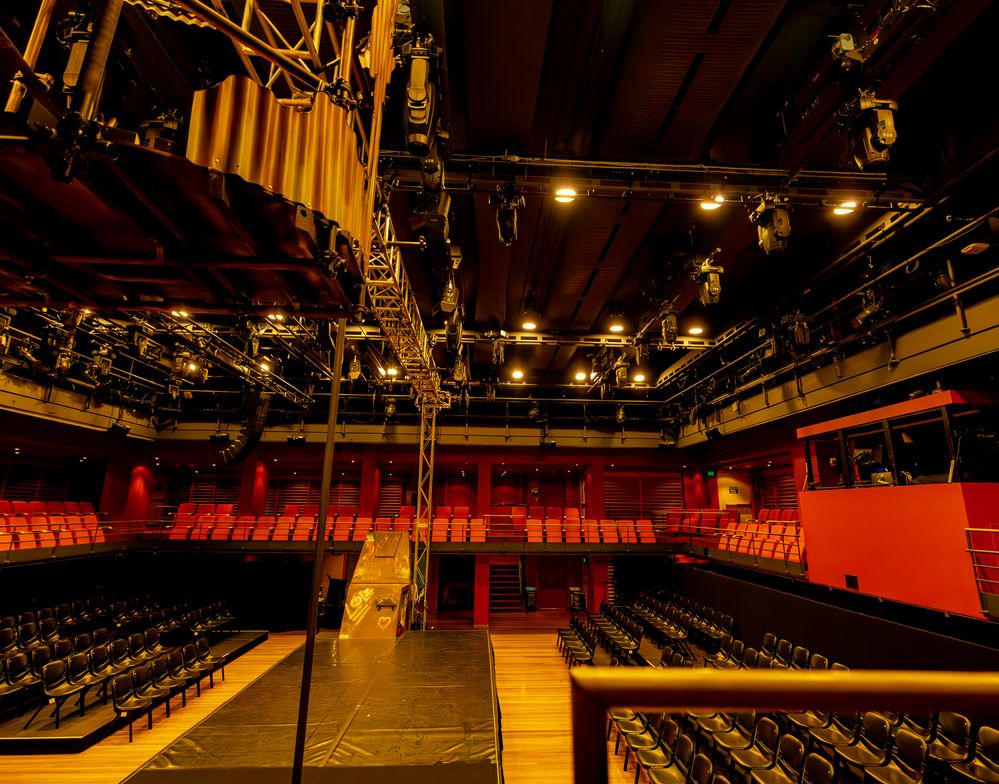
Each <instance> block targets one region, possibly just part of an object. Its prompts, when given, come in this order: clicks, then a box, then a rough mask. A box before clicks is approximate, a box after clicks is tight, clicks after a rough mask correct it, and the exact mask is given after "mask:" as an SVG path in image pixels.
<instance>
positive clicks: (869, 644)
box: [670, 565, 999, 670]
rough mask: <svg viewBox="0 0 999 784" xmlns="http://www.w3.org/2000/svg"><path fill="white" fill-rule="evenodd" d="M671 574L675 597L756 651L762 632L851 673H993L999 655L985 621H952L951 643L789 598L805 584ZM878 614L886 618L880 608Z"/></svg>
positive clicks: (943, 621) (682, 570) (993, 628)
mask: <svg viewBox="0 0 999 784" xmlns="http://www.w3.org/2000/svg"><path fill="white" fill-rule="evenodd" d="M670 574H671V575H672V577H673V582H674V584H675V586H676V588H677V590H678V591H680V592H681V593H683V594H686V595H687V596H690V597H691V598H693V599H696V600H697V601H700V602H702V603H704V604H706V605H708V606H710V607H714V608H716V609H721V610H723V611H725V612H727V613H730V614H731V615H733V616H734V618H735V621H736V624H737V634H738V636H739V637H740V638H741V639H742V640H743V641H744V642H745V643H746V645H747V646H753V647H759V645H760V641H761V640H762V638H763V635H764V633H765V632H773V633H774V634H776V635H777V636H778V637H785V638H787V639H789V640H791V641H792V642H793V643H794V644H796V645H803V646H805V647H806V648H808V649H809V650H810V651H814V652H817V653H822V654H823V655H825V656H827V657H828V658H829V660H830V661H839V662H842V663H844V664H847V665H849V666H851V667H854V668H864V669H927V670H950V669H953V670H996V669H999V649H997V647H989V646H990V645H991V646H999V626H997V625H996V624H990V623H988V622H986V621H982V622H977V623H976V622H971V621H958V622H955V625H954V629H953V631H954V632H955V633H960V634H962V636H965V637H966V639H957V638H956V637H954V636H949V635H947V634H944V633H941V631H939V630H938V631H930V630H929V629H928V628H926V626H923V627H920V626H914V625H909V624H904V623H898V622H896V621H893V620H891V619H890V618H886V617H878V615H879V614H880V613H877V614H875V613H867V612H860V611H858V610H857V609H852V608H848V607H844V606H841V605H839V604H837V603H834V602H833V601H830V602H827V601H818V600H816V599H815V598H810V597H805V596H802V595H800V593H798V592H792V589H793V588H795V587H797V588H799V590H804V589H805V588H806V586H804V585H799V584H794V585H789V586H788V588H786V589H780V588H777V587H774V586H767V585H761V584H758V583H756V582H753V581H751V580H748V579H740V578H738V577H735V576H732V575H726V574H720V573H718V572H714V571H711V570H708V569H704V568H699V567H696V566H684V565H676V566H674V567H673V568H672V569H671V570H670ZM788 583H790V581H788ZM830 598H831V599H833V598H834V597H833V596H832V594H830ZM846 598H849V597H846ZM881 611H882V612H884V613H885V614H889V615H890V614H892V613H891V609H890V608H885V607H884V606H883V605H882V607H881ZM900 611H902V610H901V608H900ZM910 612H911V611H910ZM926 622H927V623H926V625H927V626H928V625H930V624H932V625H934V626H946V625H947V623H948V619H947V618H944V617H939V618H932V617H931V616H927V617H926ZM969 639H974V640H975V641H974V642H971V641H969Z"/></svg>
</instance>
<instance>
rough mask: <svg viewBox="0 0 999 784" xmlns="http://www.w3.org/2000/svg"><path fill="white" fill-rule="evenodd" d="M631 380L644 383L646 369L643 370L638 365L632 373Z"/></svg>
mask: <svg viewBox="0 0 999 784" xmlns="http://www.w3.org/2000/svg"><path fill="white" fill-rule="evenodd" d="M631 380H632V381H634V382H635V383H636V384H644V383H645V371H644V370H642V369H641V368H640V367H636V368H635V372H634V373H632V375H631Z"/></svg>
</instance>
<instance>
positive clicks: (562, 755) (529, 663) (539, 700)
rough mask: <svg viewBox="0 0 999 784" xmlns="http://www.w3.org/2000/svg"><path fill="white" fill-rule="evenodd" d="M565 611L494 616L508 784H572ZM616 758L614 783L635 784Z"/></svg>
mask: <svg viewBox="0 0 999 784" xmlns="http://www.w3.org/2000/svg"><path fill="white" fill-rule="evenodd" d="M568 620H569V618H568V615H567V613H566V612H564V611H542V612H537V613H529V614H528V613H524V614H521V613H509V614H502V615H498V614H497V615H492V616H491V617H490V619H489V632H490V634H491V635H492V639H493V650H494V651H495V655H496V687H497V690H498V692H499V701H500V710H501V711H502V714H503V715H502V726H503V773H504V776H505V778H506V784H536V783H537V782H540V781H543V782H546V784H570V783H571V782H572V729H571V720H570V710H569V669H568V668H567V667H566V666H565V663H564V662H563V661H562V656H561V655H560V654H559V652H558V648H557V647H556V645H555V629H556V628H557V627H559V626H566V625H568ZM621 760H622V758H621V757H618V758H616V759H612V760H611V765H610V781H611V783H612V784H632V782H633V781H634V773H633V772H629V773H624V772H622V770H621Z"/></svg>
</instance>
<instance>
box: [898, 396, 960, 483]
mask: <svg viewBox="0 0 999 784" xmlns="http://www.w3.org/2000/svg"><path fill="white" fill-rule="evenodd" d="M889 425H890V427H891V439H892V450H893V452H894V454H895V469H896V473H897V480H898V484H909V485H923V484H932V483H935V482H946V481H947V478H948V476H949V474H950V463H951V449H950V444H949V443H948V439H947V428H946V422H945V421H944V416H943V412H942V411H923V412H921V413H919V414H914V415H913V416H909V417H902V418H900V419H893V420H891V421H890V422H889Z"/></svg>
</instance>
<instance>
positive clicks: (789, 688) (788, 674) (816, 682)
mask: <svg viewBox="0 0 999 784" xmlns="http://www.w3.org/2000/svg"><path fill="white" fill-rule="evenodd" d="M570 677H571V680H572V749H573V750H572V754H573V764H574V771H575V772H574V774H573V781H574V782H575V784H606V783H607V781H608V776H607V743H606V742H605V737H606V721H607V710H608V709H609V708H613V707H621V706H627V707H631V708H635V709H638V710H659V711H677V712H679V711H689V710H695V709H702V708H707V709H712V710H722V711H746V710H761V711H801V710H805V709H811V710H822V711H835V710H866V709H870V708H871V706H881V707H887V706H890V707H891V708H892V710H899V711H913V712H917V713H931V712H935V711H939V710H960V711H962V712H966V713H975V712H983V713H984V712H990V713H994V712H995V711H996V709H997V707H999V673H994V672H926V671H914V670H861V671H857V670H849V671H836V670H822V671H817V670H816V671H800V670H799V671H795V670H736V671H732V672H729V671H726V670H715V669H686V668H671V669H662V670H660V669H652V668H623V667H615V668H609V667H608V668H577V669H574V670H572V671H571V673H570Z"/></svg>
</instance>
